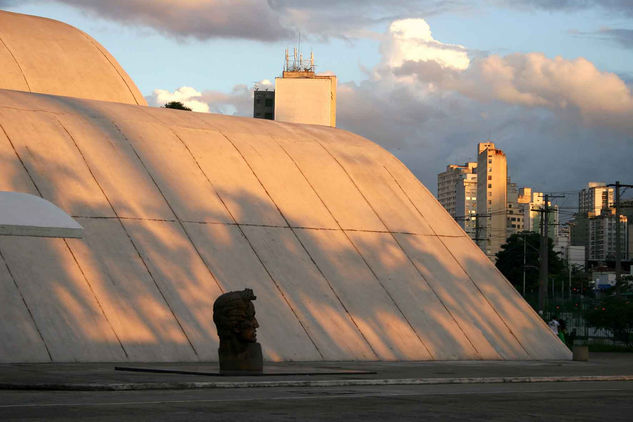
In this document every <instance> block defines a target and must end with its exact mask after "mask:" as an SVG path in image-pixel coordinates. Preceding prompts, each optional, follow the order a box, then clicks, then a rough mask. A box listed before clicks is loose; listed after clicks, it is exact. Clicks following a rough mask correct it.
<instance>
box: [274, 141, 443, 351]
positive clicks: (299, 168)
mask: <svg viewBox="0 0 633 422" xmlns="http://www.w3.org/2000/svg"><path fill="white" fill-rule="evenodd" d="M272 138H273V139H275V138H274V137H272ZM275 142H277V145H279V147H280V148H281V149H282V150H283V151H284V152H285V153H286V155H287V156H288V158H290V160H291V161H292V162H293V164H294V165H295V167H296V168H297V170H298V171H299V173H301V176H302V177H303V178H304V179H305V181H306V183H307V184H308V186H310V189H312V191H313V192H314V194H315V195H316V197H317V198H319V201H321V203H322V204H323V206H324V207H325V209H326V210H327V212H328V213H329V214H330V216H331V217H332V219H333V220H334V222H335V223H336V225H337V226H338V230H340V231H341V232H342V233H343V235H344V236H345V238H346V239H347V241H348V242H349V243H350V245H352V248H354V251H356V254H358V256H359V257H360V258H361V259H362V261H363V263H364V264H365V266H366V267H367V269H368V270H369V272H370V273H371V274H372V276H373V277H374V279H375V280H376V281H377V282H378V285H379V286H380V287H382V289H383V291H384V292H385V294H386V295H387V297H389V299H390V300H391V302H392V303H393V305H394V306H395V307H396V309H397V310H398V312H400V315H402V317H403V318H404V320H405V321H406V322H407V324H408V325H409V328H411V331H413V333H414V334H415V336H416V337H417V338H418V340H419V341H420V343H421V344H422V346H423V347H424V349H425V350H426V351H427V353H428V354H429V356H430V357H431V358H433V359H435V356H433V353H432V352H431V350H430V349H429V348H428V346H427V345H426V343H425V342H424V340H422V338H421V337H420V335H419V334H418V332H417V331H416V329H415V328H414V327H413V325H412V324H411V321H409V319H408V318H407V316H406V315H405V314H404V312H403V311H402V309H400V306H398V303H397V302H396V301H395V299H394V298H393V296H392V295H391V293H389V290H387V288H386V287H385V285H384V284H383V283H382V281H381V280H380V278H379V277H378V275H377V274H376V273H375V272H374V269H373V268H372V267H371V266H370V265H369V263H368V262H367V260H366V259H365V257H364V256H363V254H362V253H361V252H360V251H359V250H358V248H357V247H356V244H355V243H354V242H353V241H352V239H351V238H350V237H349V235H348V234H347V232H346V231H345V230H344V229H343V227H342V226H341V224H340V223H339V221H338V220H337V218H336V217H335V216H334V214H333V213H332V211H331V210H330V208H329V207H328V206H327V204H326V203H325V201H324V200H323V198H321V196H320V195H319V193H318V192H317V191H316V189H315V188H314V186H313V185H312V183H310V180H308V178H307V177H306V175H305V173H304V172H303V170H302V169H301V167H299V163H297V161H296V160H295V159H294V157H292V156H291V155H290V153H289V152H288V151H287V150H286V149H285V148H284V147H283V146H282V145H281V144H280V143H279V142H278V141H276V140H275ZM357 190H358V188H357ZM372 211H373V210H372ZM381 222H382V220H381ZM382 223H383V225H384V222H382ZM385 227H386V226H385ZM328 283H329V280H328ZM332 289H333V288H332ZM350 318H352V316H351V314H350ZM354 325H356V322H355V321H354ZM356 327H357V328H358V325H356ZM358 329H359V331H360V328H358ZM361 334H362V332H361ZM363 337H365V336H364V335H363Z"/></svg>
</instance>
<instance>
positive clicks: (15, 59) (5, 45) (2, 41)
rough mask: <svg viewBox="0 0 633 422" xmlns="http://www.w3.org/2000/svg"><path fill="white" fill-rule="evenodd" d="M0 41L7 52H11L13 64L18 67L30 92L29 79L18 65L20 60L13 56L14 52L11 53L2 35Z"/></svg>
mask: <svg viewBox="0 0 633 422" xmlns="http://www.w3.org/2000/svg"><path fill="white" fill-rule="evenodd" d="M0 43H2V45H4V48H6V49H7V51H8V52H9V54H11V58H12V59H13V61H15V64H16V65H17V66H18V69H20V73H21V74H22V78H23V79H24V83H26V87H27V88H28V89H29V92H32V91H31V85H30V84H29V81H28V80H27V79H26V75H25V74H24V70H23V69H22V66H20V62H19V61H18V59H17V57H15V54H13V51H11V49H10V48H9V46H8V45H7V43H6V42H5V41H4V40H3V39H2V37H0Z"/></svg>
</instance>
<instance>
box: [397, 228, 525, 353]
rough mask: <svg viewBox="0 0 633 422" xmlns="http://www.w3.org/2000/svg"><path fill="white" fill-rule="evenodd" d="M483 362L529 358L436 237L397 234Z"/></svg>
mask: <svg viewBox="0 0 633 422" xmlns="http://www.w3.org/2000/svg"><path fill="white" fill-rule="evenodd" d="M396 239H397V240H398V243H399V244H400V245H401V246H402V247H403V249H404V251H405V252H406V253H407V255H408V256H409V257H410V258H411V260H412V261H413V262H414V264H415V265H416V267H417V268H418V270H419V271H420V273H421V274H422V276H423V277H424V279H425V280H426V281H427V283H429V286H431V288H432V289H433V290H434V291H435V293H436V294H437V295H438V296H439V298H440V300H441V301H442V303H444V306H446V308H447V309H448V310H449V311H450V312H451V314H452V315H453V316H454V317H455V320H456V321H457V323H458V324H459V326H460V328H461V329H462V331H463V332H464V334H465V335H466V336H467V337H468V339H469V340H470V342H471V343H472V345H473V346H474V347H475V349H477V352H478V353H479V356H480V357H481V358H482V359H528V358H529V356H528V354H527V353H526V352H525V350H524V349H523V347H521V344H519V342H518V341H517V340H516V338H515V337H514V336H513V335H512V333H511V332H510V330H509V329H508V327H507V326H506V325H505V324H504V323H503V321H502V320H501V318H499V316H498V314H497V313H496V312H495V310H494V309H493V308H492V307H491V306H490V304H489V303H488V301H486V299H485V298H484V296H483V295H482V294H481V292H480V291H479V290H478V289H477V287H476V286H475V284H474V283H473V282H472V280H471V279H470V278H469V277H468V275H467V274H466V273H465V272H464V271H463V270H462V268H461V267H460V266H459V264H458V263H457V262H456V261H455V259H454V258H453V257H452V256H451V255H450V253H449V252H448V250H447V249H446V248H445V247H444V244H443V243H442V242H441V241H440V240H439V239H438V238H437V237H435V236H415V235H404V234H398V235H396Z"/></svg>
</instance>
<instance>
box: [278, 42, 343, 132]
mask: <svg viewBox="0 0 633 422" xmlns="http://www.w3.org/2000/svg"><path fill="white" fill-rule="evenodd" d="M275 120H278V121H281V122H291V123H304V124H313V125H323V126H330V127H336V76H334V75H318V74H316V73H315V72H314V56H313V55H312V54H311V56H310V60H309V61H308V60H305V61H304V60H303V57H302V55H301V54H299V57H297V50H296V49H295V51H294V55H293V57H292V58H291V57H290V56H289V55H288V50H286V64H285V66H284V71H283V74H282V77H281V78H275Z"/></svg>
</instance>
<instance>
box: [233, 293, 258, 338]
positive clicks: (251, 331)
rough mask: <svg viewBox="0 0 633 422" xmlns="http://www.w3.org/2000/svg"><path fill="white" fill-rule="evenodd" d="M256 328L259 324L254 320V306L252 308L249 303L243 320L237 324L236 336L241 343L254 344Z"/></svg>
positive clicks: (251, 304)
mask: <svg viewBox="0 0 633 422" xmlns="http://www.w3.org/2000/svg"><path fill="white" fill-rule="evenodd" d="M258 327H259V323H258V322H257V319H256V318H255V306H253V303H252V302H250V301H249V302H248V307H247V309H246V315H245V318H244V320H243V321H241V322H240V324H239V327H238V332H237V336H238V338H239V339H240V340H242V341H243V342H246V343H255V342H256V341H257V328H258Z"/></svg>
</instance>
